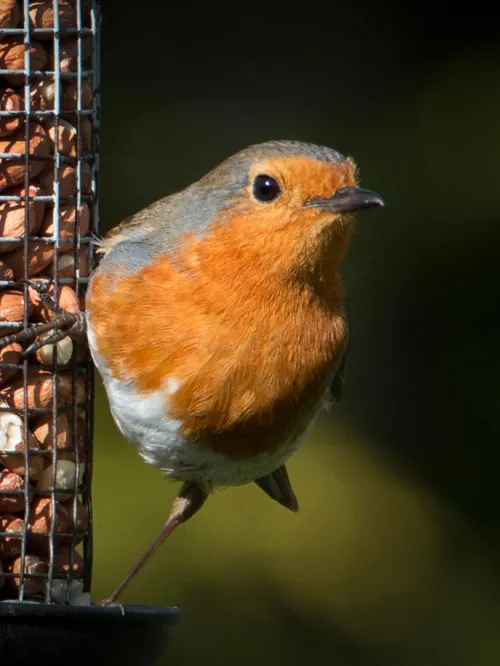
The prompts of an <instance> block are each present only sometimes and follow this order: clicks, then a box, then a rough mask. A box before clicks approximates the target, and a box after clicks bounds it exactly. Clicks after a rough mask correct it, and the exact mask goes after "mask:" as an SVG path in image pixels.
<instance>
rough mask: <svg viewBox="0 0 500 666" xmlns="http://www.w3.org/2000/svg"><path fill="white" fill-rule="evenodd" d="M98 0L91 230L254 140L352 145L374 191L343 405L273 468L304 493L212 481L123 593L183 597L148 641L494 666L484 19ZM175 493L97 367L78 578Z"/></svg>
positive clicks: (492, 272) (376, 9)
mask: <svg viewBox="0 0 500 666" xmlns="http://www.w3.org/2000/svg"><path fill="white" fill-rule="evenodd" d="M101 5H102V10H103V25H102V28H103V31H102V128H101V131H102V134H101V148H102V157H101V167H102V168H101V192H100V194H101V225H102V226H101V228H102V230H103V231H104V230H106V229H108V228H110V227H112V226H114V225H115V224H117V223H118V222H119V221H120V220H121V219H122V218H124V217H125V216H127V215H130V214H132V213H134V212H136V211H137V210H138V209H140V208H141V207H143V206H145V205H147V204H149V203H151V202H152V201H153V200H155V199H157V198H160V197H162V196H165V195H166V194H169V193H171V192H173V191H175V190H177V189H180V188H182V187H184V186H186V185H187V184H189V183H191V182H192V181H194V180H196V179H198V178H199V177H201V176H202V175H203V174H204V173H205V172H206V171H208V170H209V169H211V168H212V167H213V166H215V165H216V164H217V163H219V162H220V161H221V160H222V159H224V158H225V157H227V156H228V155H230V154H232V153H233V152H236V151H237V150H239V149H241V148H243V147H245V146H247V145H249V144H252V143H256V142H260V141H264V140H268V139H283V138H286V139H300V140H305V141H312V142H316V143H320V144H324V145H328V146H331V147H334V148H336V149H338V150H339V151H341V152H343V153H346V154H350V155H352V156H353V157H354V158H355V160H356V162H357V163H358V165H359V167H360V171H361V176H362V181H363V184H364V185H365V186H367V187H370V188H372V189H374V190H376V191H378V192H380V193H381V194H382V195H383V197H384V198H385V201H386V208H385V209H383V210H381V211H374V212H371V213H368V214H365V215H362V216H360V218H359V221H358V226H357V232H356V235H355V238H354V240H353V243H352V245H351V248H350V251H349V253H348V257H347V259H346V262H345V267H344V275H345V281H346V283H347V286H348V289H349V293H350V299H351V302H352V307H353V341H352V352H351V357H350V366H349V373H348V384H347V388H346V393H345V397H344V400H343V403H342V404H341V405H338V406H337V407H335V408H334V409H333V411H332V412H331V414H330V415H329V416H324V417H323V418H322V419H321V420H320V421H319V423H318V424H317V426H316V427H315V429H314V430H313V432H312V434H311V436H310V437H309V439H308V441H307V442H306V443H305V445H304V446H303V448H302V449H301V451H300V452H299V453H298V454H296V456H295V457H294V458H292V460H291V462H290V464H289V469H290V474H291V477H292V479H293V482H294V486H295V488H296V492H297V494H298V497H299V500H300V502H301V511H300V513H299V514H298V515H294V514H292V513H290V512H287V511H286V510H285V509H283V508H281V507H280V506H279V505H277V504H276V503H273V502H271V501H270V500H268V499H267V497H265V496H264V494H263V493H262V492H261V491H260V490H258V489H257V488H254V487H245V488H240V489H231V490H226V491H223V492H220V493H217V494H216V495H215V496H214V497H213V498H212V499H211V500H210V501H209V502H208V503H207V505H206V507H205V508H204V509H203V511H202V512H201V513H200V514H199V515H198V516H196V518H195V519H193V522H192V523H189V524H188V525H186V526H184V527H183V528H182V529H181V530H179V532H178V533H177V534H176V535H175V537H174V538H172V541H171V542H170V543H168V544H167V545H165V546H164V548H163V549H162V550H161V551H160V553H158V554H157V555H156V556H155V557H154V558H153V560H152V561H151V563H150V564H149V565H148V567H147V569H145V570H144V571H143V572H142V573H141V574H140V575H139V576H138V577H137V579H136V580H135V582H134V583H133V585H131V587H130V589H129V591H128V592H127V594H126V595H124V597H123V600H124V601H126V602H130V603H148V604H166V605H178V606H180V607H181V609H182V611H183V618H182V622H181V624H180V625H179V626H178V627H177V628H176V630H175V633H174V637H173V641H172V644H171V647H170V649H169V652H168V657H169V659H166V662H165V663H167V662H168V663H172V664H174V663H179V664H195V663H199V662H200V661H201V660H202V661H203V662H204V663H205V664H208V665H210V666H211V665H212V664H214V665H215V664H233V663H237V664H238V665H239V666H250V665H252V666H253V665H254V664H259V666H271V665H272V666H278V665H281V664H283V665H285V664H286V665H287V666H302V665H305V664H317V665H323V664H324V665H326V664H335V665H336V666H365V665H367V666H368V665H370V666H374V665H378V664H381V665H384V666H400V665H404V666H421V665H422V664H426V665H427V666H434V665H436V666H437V665H440V666H443V665H445V666H447V665H448V664H450V665H453V666H479V665H481V666H489V665H490V664H491V665H495V666H496V665H498V663H500V631H499V629H498V627H499V625H500V576H499V573H500V566H499V565H500V556H499V549H500V538H499V537H500V483H499V482H498V477H499V458H500V454H499V443H500V437H499V435H500V433H499V427H498V422H499V407H500V405H499V400H498V394H499V389H498V378H499V374H500V363H499V353H498V341H499V326H498V324H497V319H498V313H497V307H498V304H497V300H498V293H499V286H500V271H499V270H498V266H499V264H498V262H497V256H498V251H497V247H498V243H499V241H500V226H499V222H500V220H499V211H500V205H499V204H500V186H499V184H498V180H499V155H500V141H499V140H500V123H499V118H500V45H499V41H498V27H497V26H498V23H497V21H496V20H493V17H491V16H488V15H487V13H484V11H482V10H481V9H480V5H475V6H474V7H471V8H469V10H467V13H465V12H464V14H463V15H460V11H459V10H458V9H457V7H456V6H453V7H451V6H447V5H443V4H441V3H439V2H437V3H434V4H432V5H429V6H428V7H426V6H425V4H424V5H423V4H421V3H419V4H416V6H415V8H412V7H411V3H399V5H398V4H396V3H394V4H384V3H373V2H372V3H370V2H367V1H365V2H359V1H358V2H352V3H338V4H335V6H332V7H330V9H329V11H328V10H326V9H320V7H319V6H318V7H313V6H312V5H311V6H307V5H303V6H297V7H296V9H295V10H294V9H292V7H291V6H290V7H287V6H286V5H283V7H282V8H281V9H278V8H277V7H275V6H272V5H271V4H252V5H234V6H233V7H232V9H231V10H229V9H223V7H222V6H221V7H217V6H216V5H206V6H205V7H204V8H202V9H199V8H195V6H190V5H189V4H188V3H186V4H185V6H184V7H181V8H179V7H176V8H175V10H174V9H172V8H171V7H170V6H169V5H168V4H167V3H163V2H148V1H147V0H144V2H142V3H127V2H123V0H104V1H103V2H102V3H101ZM298 10H300V13H297V11H298ZM204 12H206V13H204ZM294 12H295V13H294ZM175 490H176V486H174V485H172V484H171V483H169V482H167V481H164V480H163V479H162V476H161V474H160V473H159V472H158V471H157V470H155V469H152V468H150V467H148V466H146V465H145V464H144V463H143V462H142V461H141V459H140V458H139V456H138V455H137V453H136V452H135V450H133V448H132V447H131V446H130V445H129V444H127V443H126V442H125V441H124V440H123V439H122V438H121V436H120V435H119V433H118V431H117V429H116V428H115V426H114V425H113V423H112V420H111V417H110V415H109V412H108V407H107V402H106V399H105V396H104V393H103V391H102V390H101V389H100V388H99V391H98V400H97V423H96V465H95V476H94V502H95V530H96V534H95V540H96V552H95V569H94V589H93V594H94V596H95V597H102V596H103V595H105V594H106V593H108V592H109V591H110V589H111V588H112V587H113V586H114V585H115V583H117V582H118V580H119V578H120V577H121V576H122V574H123V573H124V572H125V570H126V569H127V568H128V567H129V566H130V564H131V563H132V561H133V560H135V558H136V557H137V556H138V554H139V552H141V551H142V549H143V548H144V547H145V546H146V545H147V544H148V543H149V541H150V540H151V539H152V538H153V536H154V535H155V534H156V532H157V531H158V530H159V528H160V527H161V525H162V524H163V521H164V519H165V517H166V514H167V511H168V508H169V503H170V500H171V498H172V497H173V495H174V493H175Z"/></svg>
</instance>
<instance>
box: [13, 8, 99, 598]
mask: <svg viewBox="0 0 500 666" xmlns="http://www.w3.org/2000/svg"><path fill="white" fill-rule="evenodd" d="M98 4H99V3H98V2H97V1H96V0H88V1H87V0H64V1H63V0H42V1H39V0H37V1H29V0H3V1H2V2H1V3H0V335H5V334H7V333H12V332H14V331H18V330H23V329H25V328H26V327H27V326H29V325H32V324H33V323H34V322H44V321H50V320H51V319H52V318H53V317H54V316H55V312H57V310H54V309H53V308H51V307H50V303H48V300H50V299H52V303H53V304H55V305H56V306H58V307H61V308H63V309H67V310H72V311H75V310H76V309H80V310H81V309H83V307H84V294H85V286H86V283H87V281H88V275H89V274H90V272H91V270H92V267H93V261H94V254H93V251H92V244H91V239H92V236H93V235H94V234H96V233H97V231H98V168H99V163H98V156H99V143H98V142H99V23H100V15H99V6H98ZM40 287H41V288H42V292H43V291H45V293H46V294H47V295H48V296H49V299H47V298H41V295H40ZM43 336H50V332H47V333H41V334H40V336H39V340H45V338H44V337H43ZM48 340H49V338H48V337H47V342H48ZM27 352H28V353H27ZM93 382H94V376H93V366H92V363H91V360H90V357H89V354H88V348H87V346H86V344H85V340H83V339H80V340H72V339H71V338H66V339H64V340H61V341H59V342H57V344H55V345H54V344H46V345H44V346H43V347H41V348H40V349H38V350H37V351H35V352H32V353H30V352H29V350H27V344H23V345H22V346H21V345H19V344H12V345H9V346H7V347H4V348H3V349H2V350H0V599H11V600H12V599H18V600H19V601H27V600H31V601H41V602H46V603H79V601H78V599H82V598H83V597H84V596H85V593H88V591H89V589H90V581H91V569H92V528H91V524H92V521H91V517H92V507H91V493H90V487H91V485H90V482H91V476H92V434H93Z"/></svg>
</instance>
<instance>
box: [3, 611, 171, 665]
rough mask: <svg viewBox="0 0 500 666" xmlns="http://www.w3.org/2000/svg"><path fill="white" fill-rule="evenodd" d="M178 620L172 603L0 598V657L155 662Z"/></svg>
mask: <svg viewBox="0 0 500 666" xmlns="http://www.w3.org/2000/svg"><path fill="white" fill-rule="evenodd" d="M122 608H123V610H122ZM178 621H179V610H178V609H177V608H174V607H172V608H169V607H163V606H133V605H125V606H123V607H119V606H108V607H100V606H64V605H55V604H54V605H52V604H41V603H29V602H28V603H20V602H2V603H0V661H1V663H2V666H3V665H4V664H5V666H157V665H158V664H159V660H160V658H161V656H162V655H163V653H164V651H165V649H166V647H167V644H168V642H169V639H170V632H171V629H172V627H173V625H174V624H176V623H177V622H178Z"/></svg>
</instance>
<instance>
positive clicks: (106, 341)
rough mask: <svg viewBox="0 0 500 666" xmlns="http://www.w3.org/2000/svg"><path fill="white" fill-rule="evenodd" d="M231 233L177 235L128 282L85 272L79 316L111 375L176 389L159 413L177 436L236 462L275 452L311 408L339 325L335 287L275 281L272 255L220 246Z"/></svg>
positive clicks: (233, 229)
mask: <svg viewBox="0 0 500 666" xmlns="http://www.w3.org/2000/svg"><path fill="white" fill-rule="evenodd" d="M237 228H238V225H232V226H231V225H230V226H229V227H225V228H224V229H222V228H221V229H220V230H219V231H218V232H213V233H211V234H210V235H209V236H206V237H204V238H201V239H199V238H194V237H186V240H185V242H184V243H183V245H182V247H181V246H178V248H177V250H176V253H175V257H174V259H173V260H172V259H171V258H170V257H169V256H167V255H161V256H159V257H158V258H157V259H156V260H155V261H154V262H152V263H151V264H150V265H148V266H146V267H144V268H142V269H141V270H139V271H137V272H136V273H134V274H132V275H123V276H122V277H117V275H116V274H114V275H111V274H109V273H105V272H97V274H96V275H95V276H94V278H93V279H92V282H91V285H90V289H89V296H88V300H87V312H88V317H89V322H90V326H91V329H92V333H93V335H94V338H95V344H96V347H97V350H98V352H99V354H100V355H101V356H102V358H103V359H104V360H105V362H106V364H107V366H108V368H109V370H110V371H111V372H112V373H113V375H114V376H115V377H117V378H123V379H126V380H131V381H132V382H133V384H134V387H135V388H136V390H137V391H138V392H143V393H144V394H147V393H149V392H153V391H158V390H162V389H163V388H164V387H166V386H167V383H168V380H176V382H177V383H178V386H179V388H178V390H177V391H176V392H175V393H174V394H173V395H170V396H169V395H168V393H167V390H166V389H165V405H166V409H167V404H168V414H169V415H170V416H171V417H172V418H176V419H178V420H179V421H180V422H181V424H182V431H183V434H185V435H187V436H189V437H191V438H192V439H193V440H195V441H197V442H198V443H199V445H200V446H208V447H210V448H211V449H212V450H215V451H219V452H220V453H224V454H225V455H227V456H229V457H232V458H245V457H247V456H249V455H255V454H256V453H259V452H263V451H267V452H273V451H274V450H276V449H277V448H278V447H279V446H280V444H281V441H282V439H283V437H284V433H285V431H288V429H289V427H290V419H291V417H292V416H293V415H294V414H298V413H299V412H300V410H301V409H306V408H307V406H308V405H309V403H310V402H311V401H315V400H317V399H319V396H320V395H321V393H322V391H323V389H324V385H325V382H326V380H327V378H328V376H329V374H330V373H331V369H332V367H333V366H334V364H335V362H336V359H337V357H338V350H339V349H340V348H341V347H342V344H343V341H344V337H345V323H344V320H343V318H342V316H341V313H340V307H341V298H342V293H341V286H340V281H339V280H336V281H335V282H333V283H332V282H330V283H329V284H326V285H325V283H324V280H322V281H321V285H320V287H321V288H320V289H319V290H318V289H317V286H318V285H315V284H314V282H312V283H311V284H308V285H304V284H299V283H296V282H294V281H293V280H292V281H290V282H286V281H279V280H278V278H277V276H276V274H275V266H276V263H278V262H279V257H280V255H279V253H278V249H277V248H276V253H275V254H274V256H271V260H270V261H269V260H268V259H267V258H265V257H264V256H263V254H262V248H261V249H260V250H259V251H258V252H255V248H253V247H251V246H250V244H248V243H247V244H246V245H245V242H239V243H237V242H234V243H227V242H224V239H223V238H222V237H223V236H224V234H228V233H237ZM226 241H227V239H226ZM229 247H233V248H238V250H234V251H231V252H230V251H229V250H228V248H229ZM246 247H247V249H249V250H251V251H249V252H248V253H247V252H246V250H245V248H246ZM267 249H268V250H269V251H270V250H271V248H267ZM281 250H283V248H281ZM266 251H267V250H266ZM325 290H326V291H325Z"/></svg>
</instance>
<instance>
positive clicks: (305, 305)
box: [68, 141, 383, 603]
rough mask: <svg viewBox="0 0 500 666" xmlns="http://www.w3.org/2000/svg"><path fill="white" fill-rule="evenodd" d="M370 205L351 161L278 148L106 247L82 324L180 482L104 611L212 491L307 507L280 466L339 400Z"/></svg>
mask: <svg viewBox="0 0 500 666" xmlns="http://www.w3.org/2000/svg"><path fill="white" fill-rule="evenodd" d="M373 206H383V200H382V199H381V197H380V196H379V195H378V194H376V193H374V192H372V191H370V190H367V189H363V188H361V187H359V186H358V176H357V169H356V165H355V163H354V161H353V160H352V159H351V158H346V157H344V156H343V155H341V154H340V153H338V152H336V151H335V150H332V149H330V148H326V147H323V146H316V145H313V144H309V143H302V142H296V141H270V142H267V143H261V144H258V145H254V146H251V147H249V148H247V149H245V150H242V151H241V152H239V153H237V154H235V155H233V156H232V157H230V158H229V159H227V160H225V161H224V162H223V163H222V164H220V165H219V166H218V167H216V168H215V169H213V170H212V171H211V172H209V173H208V174H207V175H205V176H204V177H203V178H201V180H199V181H197V182H195V183H194V184H192V185H190V186H189V187H187V188H186V189H184V190H182V191H180V192H177V193H175V194H172V195H171V196H168V197H166V198H163V199H160V200H159V201H157V202H155V203H153V204H152V205H150V206H148V207H147V208H145V209H144V210H142V211H140V212H139V213H137V214H135V215H134V216H133V217H131V218H129V219H128V220H125V222H123V223H122V224H120V225H119V226H118V227H116V228H115V229H114V230H112V231H111V232H110V233H109V234H108V236H107V237H105V238H104V239H102V240H99V241H98V245H99V248H98V252H99V253H100V255H101V260H100V262H99V265H98V267H97V269H96V270H95V272H94V273H93V276H92V277H91V279H90V281H89V286H88V290H87V296H86V329H87V337H88V342H89V346H90V350H91V354H92V357H93V360H94V363H95V365H96V367H97V369H98V370H99V372H100V374H101V376H102V379H103V383H104V386H105V389H106V392H107V396H108V399H109V404H110V408H111V412H112V414H113V417H114V420H115V422H116V424H117V426H118V428H119V429H120V431H121V432H122V434H123V436H124V437H125V438H126V439H127V440H129V441H130V442H132V443H133V444H134V445H135V446H136V447H137V449H138V451H139V453H140V455H141V456H142V458H143V459H144V460H145V461H146V462H148V463H150V464H152V465H154V466H155V467H158V468H159V469H160V470H161V471H162V472H163V473H164V474H165V475H166V476H167V477H169V478H171V479H174V480H177V481H179V482H182V486H181V488H180V490H179V493H178V495H177V497H176V498H175V500H174V502H173V504H172V508H171V511H170V514H169V516H168V519H167V521H166V523H165V525H164V527H163V529H162V530H161V532H160V533H159V534H158V536H157V538H156V539H155V541H154V542H153V543H152V544H151V546H150V547H149V548H148V549H147V551H146V552H145V553H144V554H143V555H142V557H141V558H140V559H139V560H138V561H137V562H136V563H135V564H134V566H133V567H132V569H131V570H130V571H129V572H128V573H127V575H126V576H125V578H124V579H123V580H122V581H121V583H120V584H119V585H118V587H117V588H116V589H115V590H114V591H113V592H112V594H111V595H110V596H109V597H108V599H107V600H106V603H111V602H115V601H116V600H117V599H118V597H119V595H120V594H121V593H122V591H123V590H124V588H125V587H126V585H127V584H128V583H129V581H130V580H131V579H132V577H133V576H134V575H135V574H136V573H137V572H138V571H139V570H140V569H141V567H142V566H143V565H144V563H145V562H146V560H147V559H148V558H149V557H150V556H151V554H152V553H153V552H154V551H156V550H157V549H158V547H159V546H160V545H161V544H162V543H163V542H164V540H165V539H166V538H167V537H168V536H169V535H170V534H171V533H172V532H173V530H174V529H175V528H176V527H177V526H178V525H180V524H181V523H184V522H185V521H186V520H188V519H189V518H190V517H192V516H193V515H194V514H195V513H196V512H197V511H198V510H199V509H200V508H201V506H202V505H203V504H204V502H205V500H206V499H207V497H208V496H209V495H210V493H211V492H212V491H214V490H216V489H219V488H224V487H230V486H239V485H243V484H247V483H256V484H257V486H259V487H260V488H261V489H262V490H263V491H264V492H265V493H267V495H268V496H269V497H270V498H272V499H273V500H276V501H277V502H279V503H280V504H282V505H283V506H284V507H286V508H288V509H290V510H291V511H297V510H298V501H297V498H296V495H295V493H294V491H293V489H292V485H291V482H290V479H289V475H288V472H287V469H286V461H287V460H288V458H290V456H291V455H292V454H293V453H294V452H295V451H297V449H298V448H299V446H300V444H301V442H302V440H303V438H304V436H305V434H306V433H307V431H308V429H309V427H310V426H311V425H312V423H313V421H314V419H315V417H316V415H317V414H318V412H319V411H320V409H321V408H322V407H327V406H328V405H329V404H330V403H331V402H335V401H338V400H339V399H340V395H341V391H342V387H343V383H344V374H345V366H346V350H347V344H348V340H349V324H348V317H347V305H346V299H345V294H344V289H343V285H342V280H341V276H340V272H339V269H340V265H341V262H342V259H343V257H344V254H345V251H346V248H347V245H348V242H349V238H350V236H351V232H352V229H353V214H354V213H355V212H356V211H358V210H360V209H362V208H369V207H373ZM68 330H69V329H68Z"/></svg>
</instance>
